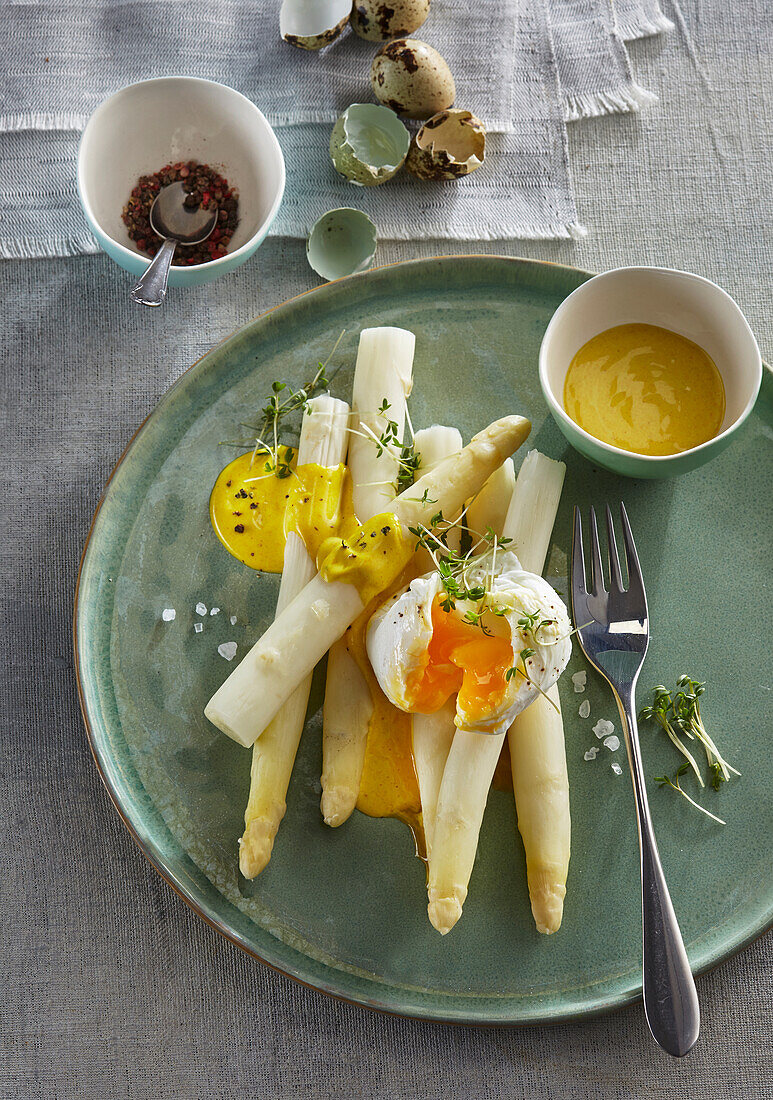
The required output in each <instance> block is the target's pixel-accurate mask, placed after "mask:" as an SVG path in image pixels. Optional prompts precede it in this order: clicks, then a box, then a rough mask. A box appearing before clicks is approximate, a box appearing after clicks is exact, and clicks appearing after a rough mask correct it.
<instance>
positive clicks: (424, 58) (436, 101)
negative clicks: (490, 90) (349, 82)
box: [370, 38, 456, 118]
mask: <svg viewBox="0 0 773 1100" xmlns="http://www.w3.org/2000/svg"><path fill="white" fill-rule="evenodd" d="M370 82H371V85H372V87H373V92H374V94H375V96H376V98H377V99H379V100H381V102H382V103H383V104H384V106H386V107H390V108H391V109H392V110H393V111H396V112H397V114H400V115H406V116H407V117H408V118H430V116H431V115H434V114H437V112H438V111H444V110H445V109H446V108H447V107H450V106H451V105H452V104H453V102H454V100H455V99H456V86H455V85H454V78H453V76H452V75H451V70H450V69H449V67H448V65H447V63H446V61H445V59H444V58H443V57H442V56H441V55H440V54H439V53H438V52H437V50H435V49H433V48H432V46H428V45H427V43H426V42H420V41H419V39H418V38H397V39H395V41H394V42H387V43H386V44H385V45H384V46H382V47H381V49H380V50H379V51H378V53H377V54H376V56H375V57H374V58H373V64H372V66H371V70H370Z"/></svg>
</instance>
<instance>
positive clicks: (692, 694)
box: [639, 675, 741, 825]
mask: <svg viewBox="0 0 773 1100" xmlns="http://www.w3.org/2000/svg"><path fill="white" fill-rule="evenodd" d="M705 690H706V685H705V684H704V683H701V682H700V681H699V680H693V679H692V677H690V676H687V675H682V676H680V677H679V679H678V680H677V682H676V689H675V690H674V692H673V693H672V692H670V691H669V690H668V688H666V687H664V686H663V685H662V684H658V685H657V686H656V687H655V688H653V701H652V704H651V705H650V706H646V707H642V709H641V710H640V711H639V718H640V720H642V721H651V720H654V721H656V722H657V723H658V725H659V726H661V728H662V729H663V730H664V731H665V732H666V734H667V735H668V738H669V740H670V741H671V742H672V744H673V745H675V747H676V748H677V749H678V750H679V752H681V754H682V756H684V758H685V761H686V762H685V763H684V764H682V765H681V767H680V768H679V770H678V771H677V773H676V776H675V779H676V782H675V783H674V782H672V781H671V780H670V779H668V777H667V776H657V777H656V780H655V781H656V782H657V783H660V784H661V785H663V784H665V785H667V786H669V787H672V788H673V789H674V790H676V791H678V792H679V793H680V794H682V795H684V797H685V798H686V799H687V800H688V802H690V803H692V805H693V806H696V807H697V809H699V810H701V811H702V812H703V813H705V814H708V816H709V817H711V818H714V820H715V821H719V822H720V824H721V825H724V824H725V823H724V821H721V820H720V819H719V818H718V817H715V815H714V814H710V813H709V811H708V810H705V809H704V808H703V807H702V806H699V805H698V803H697V802H695V801H693V799H692V798H690V796H689V795H688V794H686V792H685V791H684V790H683V789H682V787H681V786H680V784H679V778H680V776H682V775H684V773H685V772H686V771H688V770H689V769H690V768H692V770H693V772H694V773H695V777H696V779H697V780H698V783H699V785H700V786H701V787H704V786H705V782H704V779H703V776H702V775H701V772H700V768H699V767H698V764H697V762H696V760H695V757H694V756H693V755H692V753H691V752H690V750H689V749H688V748H687V746H686V745H685V744H684V742H683V741H682V739H681V738H680V736H679V735H680V734H682V735H683V736H685V737H687V738H689V739H690V740H691V741H698V742H699V743H700V744H701V745H702V747H703V750H704V752H705V754H706V762H707V764H708V769H709V782H710V784H711V786H712V787H713V788H714V790H715V791H718V790H719V788H720V786H721V784H722V783H726V782H727V781H728V780H729V779H730V777H731V775H740V774H741V773H740V772H739V771H737V769H736V768H734V767H733V766H732V765H731V764H728V762H727V761H726V760H725V759H724V758H723V756H722V755H721V753H720V752H719V749H718V748H717V746H716V744H715V743H714V740H713V738H712V737H711V736H710V735H709V733H708V731H707V730H706V727H705V726H704V724H703V719H702V717H701V712H700V704H699V702H698V699H699V698H700V696H701V695H703V693H704V692H705Z"/></svg>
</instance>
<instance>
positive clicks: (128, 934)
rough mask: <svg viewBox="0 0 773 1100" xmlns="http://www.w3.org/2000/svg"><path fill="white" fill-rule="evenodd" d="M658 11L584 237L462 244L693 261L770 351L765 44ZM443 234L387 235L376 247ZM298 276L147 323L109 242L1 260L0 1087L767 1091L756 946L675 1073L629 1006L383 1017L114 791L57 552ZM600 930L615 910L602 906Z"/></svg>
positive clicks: (256, 1093)
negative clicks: (279, 963)
mask: <svg viewBox="0 0 773 1100" xmlns="http://www.w3.org/2000/svg"><path fill="white" fill-rule="evenodd" d="M666 7H667V11H668V14H669V15H670V16H671V17H672V18H673V19H674V21H675V23H676V25H677V31H676V32H675V33H674V34H672V35H669V36H662V37H661V38H659V39H656V40H649V41H646V42H642V43H638V44H635V45H634V46H633V51H634V53H635V61H636V64H637V66H638V70H639V71H640V73H641V77H642V80H643V82H644V83H645V84H646V86H647V87H650V88H653V89H654V90H656V91H658V92H659V93H660V94H661V102H660V105H659V106H658V107H656V108H654V109H650V110H649V111H647V112H645V113H643V114H642V115H641V116H639V117H636V116H623V117H616V118H605V119H600V120H598V121H595V122H590V123H586V124H584V125H583V126H582V127H580V128H576V129H571V133H570V140H571V142H572V163H573V164H574V166H575V173H576V177H577V179H576V183H577V192H578V204H579V205H581V207H582V210H583V220H584V221H585V222H586V223H587V225H588V227H589V230H590V236H589V237H588V238H587V240H585V241H582V242H573V243H570V242H565V243H549V244H546V243H530V244H525V245H522V246H519V245H518V244H507V245H500V246H499V248H498V247H497V245H496V244H489V245H486V246H485V247H484V246H480V247H479V248H478V249H470V251H473V250H478V251H484V250H485V251H489V252H496V251H501V252H504V253H506V254H508V255H516V254H521V255H527V256H534V257H540V258H543V259H550V260H558V261H563V262H568V263H573V264H577V265H580V266H583V267H587V268H591V269H601V268H609V267H613V266H615V265H618V264H628V263H638V262H642V263H654V264H661V263H662V264H666V265H671V266H675V267H684V268H689V269H691V270H694V271H697V272H700V273H702V274H705V275H708V276H709V277H711V278H713V279H716V280H717V281H718V282H719V283H721V284H722V285H723V286H725V287H726V288H727V289H728V290H729V291H730V293H731V294H733V295H734V296H735V297H736V298H737V299H738V301H739V302H740V303H741V305H742V307H743V308H744V309H745V310H746V312H747V315H748V317H749V319H750V321H751V323H752V325H753V327H754V328H755V330H756V332H757V335H758V337H759V339H760V341H761V344H762V348H763V354H765V355H766V356H767V358H768V359H770V357H771V355H772V354H773V321H772V320H771V318H772V316H773V309H771V306H772V305H773V303H771V275H770V270H771V269H770V255H771V251H772V249H771V245H772V244H773V241H771V231H770V223H771V215H773V202H771V190H770V171H769V163H768V160H769V157H770V153H771V134H772V133H773V126H772V125H771V109H772V107H773V66H772V65H771V57H770V52H771V45H773V36H772V35H771V33H770V26H768V27H767V28H765V27H762V26H747V25H745V23H744V15H743V10H744V6H743V5H730V4H726V3H725V2H724V0H702V2H700V0H691V2H690V3H689V4H686V5H685V9H684V12H682V10H680V9H679V8H678V7H676V6H675V5H674V4H668V5H667V6H666ZM453 251H459V246H458V245H457V246H454V245H453V244H452V243H450V242H446V243H444V244H442V245H438V244H436V243H433V242H429V241H427V242H421V243H417V244H416V245H410V244H407V243H400V244H399V245H398V244H395V245H384V246H382V247H381V249H380V252H379V257H378V258H379V261H382V262H387V261H392V260H397V259H404V258H409V257H413V256H426V255H431V254H433V253H437V252H453ZM314 282H315V279H314V278H313V276H312V274H311V272H310V271H309V270H308V269H307V268H306V265H305V260H304V252H303V245H302V243H301V242H298V241H287V240H283V239H275V240H270V241H268V242H266V244H264V246H263V248H262V249H261V251H260V253H259V254H258V257H257V259H256V261H255V262H253V263H251V264H250V265H248V266H246V267H245V268H242V269H241V270H240V271H239V272H237V273H236V274H234V275H233V276H231V277H229V278H225V279H223V280H222V281H221V282H218V283H215V284H214V285H213V286H212V287H211V288H200V289H195V290H190V291H187V292H185V293H176V292H172V293H171V294H170V297H169V301H168V303H167V305H166V307H165V308H164V309H163V310H161V311H158V312H148V311H145V312H140V311H138V310H137V308H136V307H133V306H132V305H131V303H130V302H129V299H128V295H127V289H128V277H127V276H126V275H124V274H123V273H122V272H120V271H119V270H118V269H117V268H116V267H115V266H114V265H113V264H112V263H111V262H110V261H109V260H107V258H105V257H103V256H96V257H87V258H82V259H77V260H58V261H54V262H51V261H36V262H26V263H22V262H8V263H5V264H3V265H2V266H0V300H2V302H3V308H2V310H1V311H0V330H1V332H0V347H1V348H2V349H3V351H2V357H3V367H2V369H3V396H4V401H3V403H2V416H3V424H2V432H1V434H0V441H1V445H2V452H3V453H2V460H1V461H0V477H1V478H2V481H3V490H4V493H3V499H4V510H5V511H4V525H3V535H2V539H0V563H1V564H0V571H1V572H2V576H3V581H4V585H3V588H4V597H3V598H4V608H3V612H2V619H3V625H4V631H3V643H2V646H3V655H2V656H3V703H2V715H3V720H4V731H3V739H2V751H1V752H0V807H1V808H2V809H1V810H0V815H1V819H2V829H3V837H2V840H1V841H0V891H2V898H3V901H2V910H1V911H2V920H3V964H2V974H1V976H0V1032H1V1033H2V1034H1V1037H0V1043H1V1044H2V1050H1V1052H0V1096H1V1097H2V1098H4V1100H37V1098H43V1097H45V1098H46V1100H49V1098H56V1100H76V1098H77V1100H114V1098H123V1097H127V1098H132V1100H135V1098H136V1100H159V1098H162V1100H199V1098H201V1100H219V1098H223V1100H225V1098H229V1100H230V1098H242V1097H250V1098H253V1097H254V1098H263V1097H271V1098H277V1100H290V1098H292V1097H296V1096H302V1097H309V1098H317V1097H318V1098H324V1097H335V1098H339V1097H340V1098H347V1100H348V1098H352V1100H353V1098H355V1097H365V1098H370V1097H380V1098H381V1097H383V1098H386V1100H414V1098H417V1100H462V1098H464V1100H504V1098H508V1100H509V1098H524V1100H526V1098H528V1100H543V1098H546V1100H547V1098H551V1100H574V1098H585V1097H589V1098H593V1100H596V1098H602V1097H603V1098H605V1100H650V1098H652V1100H660V1098H663V1100H666V1098H669V1100H671V1098H673V1097H675V1098H678V1100H691V1098H695V1100H703V1098H711V1100H730V1098H731V1097H732V1098H734V1100H735V1098H738V1100H753V1098H758V1100H763V1098H769V1097H770V1096H771V1094H772V1093H773V1056H772V1051H773V1028H771V990H772V989H773V979H772V977H771V963H772V962H773V941H771V939H770V937H768V938H764V939H763V940H761V941H759V942H757V943H756V944H755V945H753V946H752V947H750V948H749V949H748V950H747V951H745V952H744V953H743V954H741V955H740V956H738V957H737V958H735V959H733V960H732V961H730V962H728V963H726V964H725V965H723V966H721V967H720V968H718V969H717V970H716V971H715V972H714V973H712V974H710V975H707V976H705V977H703V978H701V979H700V980H699V982H698V987H699V992H700V995H701V999H702V1006H703V1018H704V1025H703V1034H702V1037H701V1040H700V1043H699V1045H698V1046H697V1048H696V1049H695V1050H694V1051H693V1052H692V1053H691V1055H690V1056H689V1057H688V1058H687V1059H686V1060H685V1061H684V1062H681V1063H678V1062H674V1061H671V1060H669V1059H668V1058H667V1057H666V1056H665V1055H662V1054H661V1053H660V1052H659V1051H658V1050H657V1049H656V1048H655V1046H654V1045H653V1043H652V1041H651V1040H650V1039H649V1038H648V1036H647V1034H646V1030H645V1027H644V1021H643V1018H642V1011H641V1008H640V1006H634V1007H632V1008H629V1009H627V1010H626V1011H624V1012H620V1013H617V1014H615V1015H611V1016H607V1017H604V1018H599V1019H593V1020H588V1021H587V1022H583V1023H578V1024H572V1025H562V1026H557V1027H553V1028H546V1029H539V1028H532V1029H521V1030H519V1029H514V1030H494V1029H482V1030H478V1029H471V1028H469V1029H468V1028H449V1027H444V1026H440V1025H432V1024H422V1023H416V1022H412V1021H404V1020H399V1019H391V1018H386V1017H382V1016H378V1015H374V1014H372V1013H369V1012H366V1011H364V1010H361V1009H358V1008H355V1007H352V1006H350V1005H346V1004H339V1003H337V1002H335V1001H332V1000H329V999H327V998H325V997H323V996H321V995H319V994H317V993H314V992H311V991H309V990H306V989H304V988H301V987H300V986H297V985H295V984H293V983H292V982H290V981H288V980H286V979H285V978H283V977H281V976H279V975H277V974H275V973H273V972H272V971H270V970H268V969H266V968H264V967H262V966H260V965H259V964H257V963H254V962H252V961H251V960H250V959H248V958H247V957H246V956H244V955H242V954H240V952H239V951H238V950H237V949H236V948H235V947H232V946H231V945H230V944H228V943H226V942H225V941H224V940H222V939H220V938H218V937H217V936H216V935H215V933H214V932H212V931H211V930H210V929H209V928H208V927H206V926H205V925H204V924H203V923H202V922H201V921H200V920H199V919H198V918H197V917H195V916H194V915H193V914H192V913H190V912H189V910H188V909H187V908H186V906H185V905H184V904H183V903H182V902H181V901H180V900H179V899H178V898H177V897H175V895H174V894H173V893H172V892H171V891H170V890H169V888H168V887H167V886H166V885H164V883H163V882H162V881H161V880H160V879H159V878H158V876H157V875H156V874H155V872H154V871H153V870H152V869H151V868H150V866H149V865H148V864H147V863H146V862H145V860H144V859H143V858H142V856H141V855H140V854H139V852H138V850H137V849H136V848H135V847H134V845H133V844H132V842H131V840H130V839H129V836H128V834H127V833H126V831H125V830H124V828H123V826H122V825H121V823H120V821H119V819H118V817H117V815H116V814H115V812H114V811H113V809H112V807H111V806H110V804H109V801H108V798H107V795H106V794H105V792H104V790H103V789H102V787H101V784H100V782H99V779H98V777H97V773H96V770H95V768H94V767H93V764H92V762H91V759H90V756H89V751H88V747H87V743H86V738H85V735H84V732H83V728H82V724H81V718H80V714H79V711H78V704H77V699H76V692H75V685H74V678H73V667H72V665H73V662H72V651H71V641H70V615H71V604H72V595H73V586H74V582H75V573H76V569H77V562H78V556H79V553H80V549H81V546H82V544H83V541H84V539H85V537H86V533H87V530H88V526H89V521H90V518H91V514H92V512H93V509H94V507H95V505H96V502H97V500H98V498H99V494H100V491H101V488H102V485H103V484H104V482H105V479H106V478H107V476H108V474H109V473H110V470H111V469H112V467H113V464H114V463H115V461H116V459H117V458H118V456H119V455H120V453H121V451H122V449H123V447H124V445H125V444H126V442H127V440H128V439H129V437H130V436H131V434H132V432H133V431H134V429H135V428H136V426H137V425H138V424H139V423H140V421H141V420H142V418H143V417H144V416H145V415H146V414H147V413H148V412H149V411H150V410H151V409H152V408H153V406H154V404H155V402H156V400H157V399H158V397H159V396H160V395H161V394H162V393H163V392H164V390H165V389H166V388H167V387H168V386H169V385H170V383H171V382H173V381H174V379H175V378H176V377H177V376H178V375H179V374H180V372H181V371H182V370H183V369H184V368H185V367H186V366H188V365H189V364H190V363H191V362H192V361H193V360H194V359H195V358H196V357H197V356H199V355H200V354H201V353H202V352H203V351H205V350H206V349H207V348H208V347H210V345H212V344H213V343H214V342H215V341H217V340H219V339H221V337H223V336H224V335H226V334H227V333H228V332H230V331H231V330H232V329H233V328H235V327H236V326H237V325H240V324H242V323H243V322H245V321H247V320H248V319H249V318H251V317H252V316H254V315H255V314H256V313H259V312H261V311H262V310H264V309H266V308H268V307H270V306H273V305H274V304H276V303H278V302H280V301H282V300H283V299H286V298H288V297H289V296H291V295H293V294H296V293H298V292H299V291H301V290H304V289H306V288H307V287H309V286H312V285H314ZM751 484H752V473H751V472H750V486H751ZM768 735H769V731H768V730H765V729H763V728H761V729H760V736H768ZM599 919H610V915H609V914H604V912H603V906H602V907H601V911H600V914H599Z"/></svg>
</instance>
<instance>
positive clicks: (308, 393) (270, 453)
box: [226, 329, 346, 480]
mask: <svg viewBox="0 0 773 1100" xmlns="http://www.w3.org/2000/svg"><path fill="white" fill-rule="evenodd" d="M345 331H346V330H345V329H344V330H343V331H342V332H341V334H340V336H339V337H338V339H337V340H336V342H335V344H334V345H333V350H332V351H331V352H330V355H328V357H327V359H326V360H325V362H324V363H318V364H317V370H316V372H315V374H314V376H313V377H312V378H311V380H310V381H309V382H307V383H306V385H305V386H301V387H300V389H297V390H293V389H291V387H290V386H289V384H288V383H287V382H282V381H280V380H277V381H275V382H272V383H271V395H270V397H269V399H268V401H267V402H266V403H265V405H264V406H263V408H262V409H261V410H260V416H261V419H260V420H259V422H258V423H257V424H243V425H242V427H244V428H247V429H248V430H249V432H250V435H251V438H250V439H249V441H246V440H241V441H239V442H236V443H230V444H226V445H227V446H234V447H244V446H245V445H247V444H249V445H250V446H252V447H253V452H252V460H251V463H250V465H252V464H253V463H254V462H255V459H256V458H257V457H258V454H259V453H260V452H262V451H264V452H265V453H266V461H265V462H264V464H263V470H264V471H265V473H264V474H263V476H265V477H270V476H272V475H273V476H274V477H278V478H286V477H289V476H290V474H291V473H292V469H291V465H290V464H291V462H292V460H293V459H294V457H295V447H293V446H291V445H290V444H289V443H287V442H286V441H287V440H288V439H293V440H294V439H295V438H296V437H297V436H298V433H299V431H300V417H299V416H298V414H300V415H301V416H302V415H303V413H305V412H308V411H309V401H310V400H311V398H312V397H317V396H318V395H319V394H321V393H327V392H328V390H329V389H330V383H331V381H332V379H333V377H334V376H335V372H332V373H330V374H329V373H328V371H327V368H328V364H329V363H330V360H331V359H332V358H333V356H334V355H335V352H336V349H337V348H338V345H339V344H340V343H341V340H342V339H343V337H344V332H345ZM285 391H287V392H285ZM248 480H250V479H248ZM252 480H257V479H252Z"/></svg>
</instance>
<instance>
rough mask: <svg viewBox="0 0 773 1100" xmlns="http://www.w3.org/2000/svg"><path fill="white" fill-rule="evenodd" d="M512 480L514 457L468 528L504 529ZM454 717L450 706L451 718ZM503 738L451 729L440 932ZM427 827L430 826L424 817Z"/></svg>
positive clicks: (437, 828) (435, 890) (443, 788)
mask: <svg viewBox="0 0 773 1100" xmlns="http://www.w3.org/2000/svg"><path fill="white" fill-rule="evenodd" d="M508 466H509V469H508ZM514 484H515V471H514V468H513V461H512V459H510V458H508V459H507V460H506V462H504V463H502V465H501V466H499V467H498V469H496V470H495V471H494V472H493V473H492V474H491V476H490V477H489V479H488V481H487V482H486V484H485V485H484V486H483V488H482V489H481V491H480V492H479V493H478V495H477V497H476V498H475V500H474V501H473V502H472V504H471V505H470V507H469V508H468V510H467V522H468V524H469V525H470V527H471V528H474V529H475V530H476V531H477V532H479V533H481V534H482V533H484V532H485V531H486V528H488V527H491V528H492V530H494V531H495V532H496V533H497V534H500V533H501V530H502V527H501V523H502V519H503V517H504V516H505V515H506V514H507V511H508V508H509V506H510V499H511V497H512V494H513V488H514ZM471 516H472V517H474V520H473V518H471ZM440 713H442V711H441V712H440ZM432 717H435V716H434V715H433V716H432ZM453 717H454V711H453V710H452V712H451V722H452V723H453ZM414 721H415V719H414ZM504 740H505V736H504V734H501V735H497V736H494V737H492V736H490V735H488V734H481V733H463V732H462V731H461V730H456V729H452V731H451V733H450V743H449V747H448V748H447V749H446V764H445V768H444V771H443V775H442V778H441V783H440V787H439V789H438V791H437V796H436V803H435V816H434V818H433V840H432V845H433V847H432V858H431V859H430V860H429V883H428V897H429V904H428V907H427V912H428V914H429V919H430V921H431V922H432V924H433V926H434V927H435V928H437V930H438V932H440V934H441V935H445V934H446V932H450V930H451V929H452V928H453V926H454V925H455V924H456V922H457V921H458V919H459V917H460V916H461V914H462V906H463V905H464V901H465V899H466V897H467V887H468V884H469V881H470V876H471V874H472V868H473V864H474V863H475V853H476V852H477V850H478V837H479V835H480V828H481V824H482V822H483V813H484V810H485V808H486V802H487V801H488V792H489V788H490V787H491V780H492V778H493V776H494V770H495V769H496V766H497V761H498V760H499V755H500V753H501V751H502V746H503V745H504ZM417 771H418V764H417ZM438 820H439V822H440V824H439V825H438V824H437V823H438ZM424 831H425V833H426V831H427V825H426V816H425V823H424ZM427 848H428V849H429V840H428V841H427Z"/></svg>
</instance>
